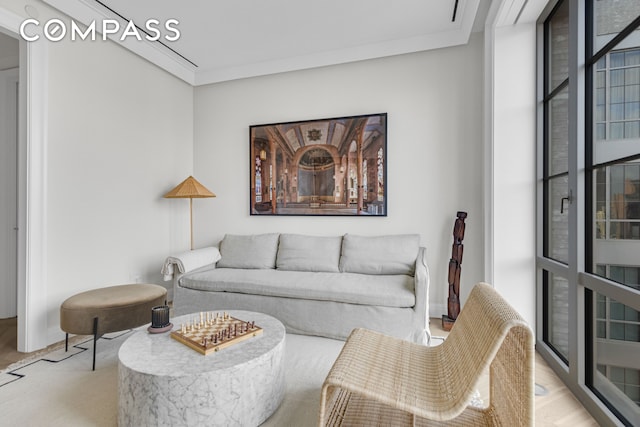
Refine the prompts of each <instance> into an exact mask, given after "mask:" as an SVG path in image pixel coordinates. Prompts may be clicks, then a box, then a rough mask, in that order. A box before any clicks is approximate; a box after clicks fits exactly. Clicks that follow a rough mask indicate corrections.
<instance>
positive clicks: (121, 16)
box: [93, 0, 198, 68]
mask: <svg viewBox="0 0 640 427" xmlns="http://www.w3.org/2000/svg"><path fill="white" fill-rule="evenodd" d="M93 1H94V2H96V3H98V4H99V5H100V6H102V7H104V8H105V9H107V10H108V11H109V12H111V13H113V14H114V15H116V16H118V17H119V18H120V19H122V20H124V21H127V22H131V20H130V19H128V18H126V17H125V16H123V15H122V14H120V13H119V12H116V11H115V10H113V9H112V8H111V7H109V6H107V5H106V4H104V3H102V2H101V1H100V0H93ZM134 26H135V27H136V28H137V29H138V30H140V31H141V32H143V33H144V34H146V35H147V36H149V37H150V38H153V36H152V35H151V34H149V33H148V32H146V31H145V30H144V28H140V27H139V26H138V25H136V24H135V23H134ZM154 42H155V43H159V44H161V45H162V46H164V47H165V48H167V49H169V50H170V51H171V52H173V53H175V54H176V55H178V56H179V57H180V58H182V59H184V60H185V61H187V62H188V63H189V64H191V65H193V66H194V67H196V68H198V64H196V63H195V62H193V61H192V60H190V59H189V58H187V57H186V56H184V55H183V54H181V53H180V52H178V51H176V50H175V49H173V48H172V47H169V46H167V45H166V44H165V43H163V42H161V41H160V40H155V41H154Z"/></svg>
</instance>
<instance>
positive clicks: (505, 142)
mask: <svg viewBox="0 0 640 427" xmlns="http://www.w3.org/2000/svg"><path fill="white" fill-rule="evenodd" d="M494 52H495V56H494V72H495V79H494V102H495V105H494V110H493V126H494V139H493V168H494V170H493V191H494V200H493V206H492V213H493V223H494V235H493V244H494V247H493V279H492V282H493V285H494V286H495V288H496V289H497V290H498V291H499V292H500V293H501V294H502V295H503V296H504V297H505V298H506V299H507V300H508V301H509V302H510V303H511V304H512V305H513V306H514V308H516V310H518V312H519V313H520V314H521V315H522V316H523V317H524V318H525V319H526V320H527V321H528V322H529V324H530V326H531V327H532V328H534V329H535V325H536V323H535V314H536V311H535V298H536V293H535V278H536V273H535V272H536V270H535V232H536V229H535V224H536V201H535V164H536V162H535V159H536V101H535V99H536V98H535V93H536V92H535V91H536V86H535V82H536V57H535V52H536V28H535V23H530V24H520V25H517V26H505V27H499V28H498V29H497V30H496V33H495V45H494Z"/></svg>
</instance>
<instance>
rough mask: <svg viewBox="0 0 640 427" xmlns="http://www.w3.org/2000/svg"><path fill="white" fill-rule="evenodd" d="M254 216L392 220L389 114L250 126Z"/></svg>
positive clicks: (251, 209)
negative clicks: (362, 217)
mask: <svg viewBox="0 0 640 427" xmlns="http://www.w3.org/2000/svg"><path fill="white" fill-rule="evenodd" d="M249 144H250V147H249V175H250V176H249V182H250V184H249V186H250V188H249V210H250V215H256V216H264V215H268V216H273V215H278V216H282V215H302V216H382V217H385V216H387V199H388V194H387V189H388V186H387V113H376V114H366V115H358V116H348V117H336V118H326V119H316V120H304V121H292V122H283V123H270V124H262V125H252V126H249Z"/></svg>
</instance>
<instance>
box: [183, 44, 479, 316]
mask: <svg viewBox="0 0 640 427" xmlns="http://www.w3.org/2000/svg"><path fill="white" fill-rule="evenodd" d="M482 50H483V49H482V39H481V37H480V36H475V37H474V38H472V40H471V42H470V43H469V44H468V45H466V46H460V47H455V48H448V49H441V50H434V51H429V52H421V53H416V54H408V55H401V56H396V57H389V58H384V59H377V60H370V61H363V62H357V63H351V64H345V65H339V66H332V67H325V68H318V69H312V70H306V71H299V72H291V73H284V74H278V75H272V76H266V77H257V78H251V79H245V80H239V81H233V82H226V83H219V84H214V85H208V86H201V87H197V88H196V89H195V122H194V138H195V140H194V141H195V143H194V157H195V159H194V171H195V177H196V178H197V179H198V180H199V181H200V182H202V183H203V184H204V185H205V186H207V187H208V188H209V189H210V190H211V191H213V192H214V193H216V194H217V198H215V199H201V200H195V201H194V229H195V234H196V237H195V240H196V242H195V243H196V247H201V246H206V245H209V244H211V243H214V242H216V241H218V240H219V239H221V238H222V237H223V236H224V234H225V233H238V234H242V233H245V234H248V233H261V232H292V233H307V234H315V235H338V234H343V233H347V232H348V233H355V234H365V235H375V234H392V233H419V234H420V235H421V240H422V244H423V245H424V246H426V247H427V251H428V261H429V265H430V269H431V280H432V282H431V292H430V295H431V309H430V314H431V316H434V317H440V316H441V315H442V314H446V296H447V275H446V274H447V267H448V262H449V258H450V257H451V245H452V243H453V235H452V230H453V223H454V221H455V218H456V212H457V211H459V210H464V211H467V212H468V214H469V218H468V220H467V229H466V230H467V231H466V235H465V239H464V245H465V252H464V259H463V263H462V280H461V282H462V291H461V293H462V296H463V298H466V295H467V294H468V292H469V291H470V288H471V287H472V286H473V284H475V282H477V281H480V280H482V279H483V263H484V258H483V242H482V235H483V233H482V227H483V218H482V192H483V189H482V185H483V181H482V135H483V133H482V117H483V115H482V82H483V79H482ZM380 112H386V113H388V147H387V151H388V166H387V167H388V195H389V196H388V216H387V217H385V218H380V217H367V218H358V217H348V218H344V217H297V216H294V217H252V216H250V215H249V126H250V125H256V124H266V123H274V122H286V121H293V120H307V119H316V118H327V117H340V116H346V115H357V114H367V113H380Z"/></svg>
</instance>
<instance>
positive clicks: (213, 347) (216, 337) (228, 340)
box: [171, 312, 262, 355]
mask: <svg viewBox="0 0 640 427" xmlns="http://www.w3.org/2000/svg"><path fill="white" fill-rule="evenodd" d="M260 334H262V328H260V327H259V326H256V324H255V322H253V321H245V320H240V319H236V318H235V317H232V316H230V315H228V314H227V313H222V314H221V313H213V312H206V313H205V312H201V313H200V315H199V317H198V316H194V319H193V320H192V322H191V323H189V324H183V325H180V327H179V329H177V330H174V331H172V332H171V338H173V339H175V340H177V341H179V342H181V343H182V344H184V345H186V346H188V347H191V348H192V349H194V350H196V351H198V352H200V353H202V354H204V355H207V354H211V353H214V352H217V351H219V350H221V349H223V348H225V347H229V346H231V345H233V344H237V343H239V342H242V341H245V340H247V339H249V338H253V337H256V336H258V335H260Z"/></svg>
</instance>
